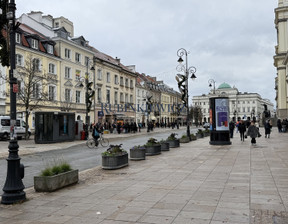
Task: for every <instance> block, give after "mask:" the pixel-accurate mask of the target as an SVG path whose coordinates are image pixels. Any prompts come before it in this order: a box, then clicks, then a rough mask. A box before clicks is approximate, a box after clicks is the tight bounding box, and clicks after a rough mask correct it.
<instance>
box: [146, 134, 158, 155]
mask: <svg viewBox="0 0 288 224" xmlns="http://www.w3.org/2000/svg"><path fill="white" fill-rule="evenodd" d="M144 146H145V148H146V156H154V155H159V154H161V145H160V143H159V142H157V140H156V139H155V138H149V140H148V141H147V143H146V144H145V145H144Z"/></svg>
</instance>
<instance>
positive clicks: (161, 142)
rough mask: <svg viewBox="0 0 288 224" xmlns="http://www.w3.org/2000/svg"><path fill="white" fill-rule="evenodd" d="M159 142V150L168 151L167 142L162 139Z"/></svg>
mask: <svg viewBox="0 0 288 224" xmlns="http://www.w3.org/2000/svg"><path fill="white" fill-rule="evenodd" d="M159 143H160V145H161V151H169V150H170V146H169V142H167V141H164V140H163V139H162V140H161V141H160V142H159Z"/></svg>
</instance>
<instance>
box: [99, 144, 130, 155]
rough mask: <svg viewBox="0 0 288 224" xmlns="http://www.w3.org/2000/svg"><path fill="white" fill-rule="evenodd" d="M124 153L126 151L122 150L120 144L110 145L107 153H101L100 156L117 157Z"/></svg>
mask: <svg viewBox="0 0 288 224" xmlns="http://www.w3.org/2000/svg"><path fill="white" fill-rule="evenodd" d="M125 153H127V151H126V150H124V149H123V148H122V144H120V145H110V147H109V149H107V151H105V152H102V156H117V155H123V154H125Z"/></svg>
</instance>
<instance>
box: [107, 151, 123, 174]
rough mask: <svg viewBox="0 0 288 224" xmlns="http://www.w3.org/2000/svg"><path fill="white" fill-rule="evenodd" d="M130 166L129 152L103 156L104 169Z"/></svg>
mask: <svg viewBox="0 0 288 224" xmlns="http://www.w3.org/2000/svg"><path fill="white" fill-rule="evenodd" d="M125 166H128V153H127V152H125V153H123V154H121V155H115V156H102V169H104V170H115V169H119V168H122V167H125Z"/></svg>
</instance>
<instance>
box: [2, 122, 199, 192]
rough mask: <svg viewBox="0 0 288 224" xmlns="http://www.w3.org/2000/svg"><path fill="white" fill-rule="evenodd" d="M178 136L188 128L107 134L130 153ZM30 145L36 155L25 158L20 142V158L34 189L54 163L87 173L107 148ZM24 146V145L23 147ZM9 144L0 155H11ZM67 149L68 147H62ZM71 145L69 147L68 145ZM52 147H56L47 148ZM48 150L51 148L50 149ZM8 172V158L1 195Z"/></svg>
mask: <svg viewBox="0 0 288 224" xmlns="http://www.w3.org/2000/svg"><path fill="white" fill-rule="evenodd" d="M196 130H197V129H196V128H194V130H193V129H192V130H191V131H192V132H193V131H194V132H195V131H196ZM172 132H175V133H178V135H179V136H180V137H181V136H182V134H183V133H185V132H186V128H185V127H182V128H181V129H168V128H167V129H155V131H153V132H149V133H147V132H146V130H144V129H143V130H142V132H141V133H137V134H136V135H135V134H132V133H131V134H121V135H119V136H118V135H117V134H116V135H115V134H114V135H113V134H112V135H111V134H107V135H104V137H106V138H108V139H110V144H121V143H122V144H123V148H124V149H126V150H127V151H128V152H129V149H130V148H131V147H133V146H135V145H143V144H145V143H146V141H147V140H148V139H149V138H151V137H153V138H156V139H158V140H161V139H166V138H167V137H168V135H170V133H172ZM29 141H30V143H31V144H33V145H30V146H26V147H30V149H32V150H33V149H35V151H36V152H35V153H30V154H27V155H25V154H24V155H22V154H21V153H22V150H21V145H23V144H25V145H26V144H27V143H26V142H25V143H24V141H22V140H19V141H18V144H19V147H20V149H19V155H20V157H21V163H23V164H24V167H25V178H24V179H23V183H24V185H25V187H26V188H29V187H32V186H33V177H34V176H37V175H39V173H40V171H41V170H43V169H44V168H45V167H46V166H47V164H48V163H51V162H52V163H53V161H55V160H56V161H57V159H58V160H59V159H63V160H65V161H67V162H68V163H69V164H71V166H72V167H73V168H74V169H79V171H83V170H87V169H90V168H93V167H96V166H100V165H101V153H102V152H103V151H105V150H106V149H107V147H102V146H99V147H97V148H94V149H89V148H88V147H87V146H86V144H85V142H86V141H77V142H75V144H76V145H74V146H71V147H69V148H62V149H54V150H46V151H45V150H42V151H40V152H39V151H37V149H36V148H38V147H40V148H44V149H45V147H47V144H35V143H33V141H32V140H29ZM22 143H23V144H22ZM6 144H8V141H7V142H1V143H0V145H1V147H2V148H1V151H3V150H4V151H5V152H7V151H8V147H6V146H5V145H6ZM62 144H64V145H65V143H62ZM68 144H69V143H68ZM48 145H53V144H48ZM47 149H48V147H47ZM6 172H7V162H6V157H4V158H2V159H0V188H1V191H2V188H3V185H4V183H5V179H6Z"/></svg>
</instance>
